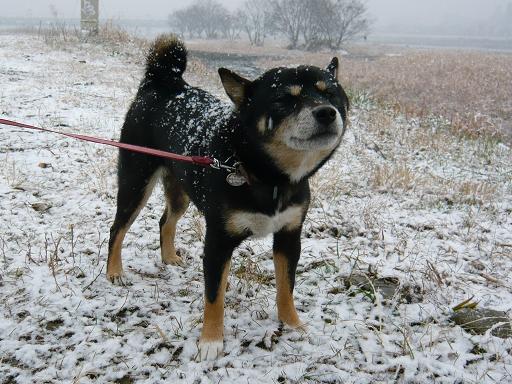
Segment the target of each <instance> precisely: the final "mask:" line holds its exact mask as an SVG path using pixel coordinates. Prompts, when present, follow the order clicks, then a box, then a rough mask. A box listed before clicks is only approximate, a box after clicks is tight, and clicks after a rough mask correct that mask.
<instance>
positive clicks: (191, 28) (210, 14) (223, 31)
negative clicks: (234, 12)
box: [169, 0, 233, 39]
mask: <svg viewBox="0 0 512 384" xmlns="http://www.w3.org/2000/svg"><path fill="white" fill-rule="evenodd" d="M169 23H170V25H171V27H173V28H175V29H176V30H177V32H178V33H181V34H183V35H184V34H185V32H188V33H189V35H190V36H192V37H201V36H203V34H204V37H206V38H207V39H215V38H218V37H219V36H220V35H224V36H225V37H226V36H228V35H232V34H233V31H232V28H231V26H232V25H233V19H232V17H231V15H230V13H229V11H228V10H227V9H226V8H225V7H224V6H223V5H222V4H220V3H219V2H217V1H215V0H196V1H195V2H194V3H192V5H190V6H188V7H186V8H184V9H180V10H177V11H175V12H173V13H172V14H171V15H170V16H169ZM227 25H228V28H227Z"/></svg>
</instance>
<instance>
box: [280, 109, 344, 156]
mask: <svg viewBox="0 0 512 384" xmlns="http://www.w3.org/2000/svg"><path fill="white" fill-rule="evenodd" d="M342 135H343V120H342V118H341V115H340V113H339V112H338V110H337V109H336V108H334V107H332V106H330V105H321V106H318V107H315V108H313V109H307V110H304V111H302V112H301V113H300V114H299V116H298V118H297V124H296V126H295V129H292V130H291V132H290V134H289V139H288V140H287V144H288V146H289V147H291V148H293V149H298V150H321V149H327V148H329V147H334V146H335V145H337V144H338V143H339V140H340V138H341V136H342Z"/></svg>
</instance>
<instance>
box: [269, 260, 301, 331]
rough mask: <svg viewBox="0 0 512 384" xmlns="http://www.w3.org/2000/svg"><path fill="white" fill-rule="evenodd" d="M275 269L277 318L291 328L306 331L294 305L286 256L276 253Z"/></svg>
mask: <svg viewBox="0 0 512 384" xmlns="http://www.w3.org/2000/svg"><path fill="white" fill-rule="evenodd" d="M274 267H275V274H276V288H277V316H278V318H279V320H280V321H282V322H283V323H285V324H287V325H289V326H290V327H293V328H299V329H304V325H303V323H302V322H301V321H300V319H299V315H298V314H297V310H296V309H295V304H294V303H293V293H292V289H291V287H290V279H289V277H288V276H289V275H288V260H287V258H286V256H285V255H283V254H281V253H275V254H274Z"/></svg>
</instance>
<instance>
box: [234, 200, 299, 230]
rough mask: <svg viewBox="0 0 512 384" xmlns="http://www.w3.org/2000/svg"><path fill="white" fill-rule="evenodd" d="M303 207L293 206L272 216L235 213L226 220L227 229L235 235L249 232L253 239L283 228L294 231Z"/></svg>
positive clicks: (297, 225)
mask: <svg viewBox="0 0 512 384" xmlns="http://www.w3.org/2000/svg"><path fill="white" fill-rule="evenodd" d="M302 210H303V207H301V206H298V205H294V206H291V207H288V208H286V209H285V210H284V211H281V212H276V214H275V215H273V216H268V215H264V214H262V213H251V212H242V211H235V212H233V213H231V215H230V216H229V217H228V219H227V229H228V230H229V231H230V232H232V233H235V234H243V233H246V232H247V231H250V232H251V233H252V235H253V236H254V237H263V236H265V235H268V234H271V233H275V232H278V231H280V230H281V229H283V228H285V227H286V228H287V229H295V228H298V227H299V226H300V223H301V221H302Z"/></svg>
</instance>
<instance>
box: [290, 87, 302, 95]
mask: <svg viewBox="0 0 512 384" xmlns="http://www.w3.org/2000/svg"><path fill="white" fill-rule="evenodd" d="M288 90H289V91H290V94H291V95H292V96H299V95H300V93H301V92H302V86H301V85H292V86H290V88H288Z"/></svg>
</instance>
